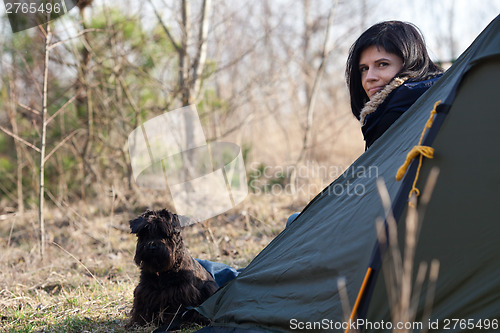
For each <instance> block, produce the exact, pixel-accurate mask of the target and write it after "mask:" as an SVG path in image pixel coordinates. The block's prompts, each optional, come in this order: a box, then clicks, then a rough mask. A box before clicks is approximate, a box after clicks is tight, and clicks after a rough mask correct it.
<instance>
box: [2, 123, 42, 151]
mask: <svg viewBox="0 0 500 333" xmlns="http://www.w3.org/2000/svg"><path fill="white" fill-rule="evenodd" d="M0 130H2V131H3V132H4V133H5V134H7V135H9V136H11V137H12V138H14V139H15V140H17V141H19V142H22V143H24V144H25V145H26V146H28V147H30V148H33V149H34V150H35V151H36V152H38V153H39V152H40V148H38V147H37V146H35V145H33V144H31V143H29V142H28V141H26V140H24V139H23V138H21V137H19V136H17V135H15V134H14V133H12V132H11V131H9V130H8V129H6V128H5V127H3V126H0Z"/></svg>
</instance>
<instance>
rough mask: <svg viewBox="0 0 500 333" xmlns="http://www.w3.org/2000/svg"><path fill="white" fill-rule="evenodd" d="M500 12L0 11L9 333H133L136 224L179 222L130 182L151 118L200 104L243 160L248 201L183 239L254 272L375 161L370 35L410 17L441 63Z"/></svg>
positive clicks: (363, 3)
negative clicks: (367, 116) (363, 119)
mask: <svg viewBox="0 0 500 333" xmlns="http://www.w3.org/2000/svg"><path fill="white" fill-rule="evenodd" d="M499 12H500V1H495V0H484V1H481V3H480V4H479V3H478V2H476V3H472V2H471V1H466V0H457V1H451V0H450V1H445V0H438V1H430V0H422V1H410V0H403V1H390V0H383V1H371V0H352V1H347V0H338V1H326V0H324V1H321V0H300V1H293V0H280V1H265V0H257V1H250V0H249V1H231V0H215V1H211V0H191V1H189V0H182V1H165V0H148V1H140V2H137V1H127V0H126V1H120V2H112V1H98V0H94V1H92V0H85V1H80V2H79V3H78V6H77V7H76V8H74V9H73V10H71V11H70V12H69V13H68V14H66V15H64V16H63V17H61V18H59V19H57V20H54V21H52V22H51V23H50V24H49V26H48V27H47V25H45V26H43V27H41V28H32V29H28V30H25V31H21V32H17V33H13V32H12V30H11V27H10V25H9V21H8V19H7V17H6V15H5V12H0V14H1V15H2V19H1V21H0V30H1V33H0V47H1V50H2V53H1V55H0V57H1V61H0V248H1V251H0V327H3V328H2V329H5V330H6V331H13V332H31V331H61V332H68V331H75V332H76V331H96V332H101V331H120V330H121V329H124V328H123V327H124V324H125V322H126V317H127V312H128V311H129V310H130V305H131V299H132V291H133V288H134V286H135V284H136V283H137V276H138V275H137V273H138V270H137V268H136V267H135V266H134V264H133V260H132V258H133V253H134V249H135V239H134V236H133V235H130V234H129V227H128V221H129V220H130V219H132V218H133V217H135V216H136V215H138V214H140V213H142V212H143V211H144V210H145V209H159V208H169V209H171V210H174V209H175V208H174V206H173V203H172V198H171V195H170V193H169V192H168V191H167V192H159V191H153V190H147V189H144V188H140V187H138V186H137V185H136V184H135V181H134V178H133V173H132V169H131V165H130V156H129V153H128V145H127V139H128V135H129V134H130V133H131V132H132V131H133V130H134V129H135V128H137V127H138V126H140V124H141V123H144V122H145V121H147V120H149V119H152V118H154V117H156V116H158V115H161V114H163V113H164V112H167V111H170V110H174V109H176V108H179V107H181V106H184V105H188V104H191V105H195V106H196V108H197V111H198V114H199V116H200V119H201V122H202V127H203V130H204V133H205V136H206V138H207V140H208V141H209V142H214V141H227V142H234V143H236V144H237V145H239V146H240V147H241V149H242V155H243V159H244V162H245V166H246V172H247V180H248V185H249V194H248V196H247V198H246V199H245V201H244V202H243V203H241V204H239V205H238V206H237V207H235V208H234V209H232V210H230V211H228V212H226V213H224V214H221V215H219V216H217V217H213V218H211V219H209V220H207V221H205V222H202V223H198V224H195V225H193V226H190V227H187V228H186V229H185V239H186V243H187V245H188V247H189V248H190V251H191V253H192V254H193V255H194V256H196V257H199V258H203V259H209V260H215V261H221V262H225V263H228V264H230V265H232V266H235V267H244V266H246V265H247V264H248V263H249V261H250V260H251V259H252V258H253V257H255V255H256V254H257V253H258V252H260V251H261V250H262V249H263V247H265V246H266V245H267V244H268V243H269V242H270V241H271V240H272V239H273V238H274V237H275V236H276V235H277V234H278V233H279V232H280V231H281V230H282V229H283V227H284V223H285V221H286V218H287V216H288V215H290V214H291V213H293V212H296V211H300V210H301V209H302V208H303V207H304V206H305V205H306V204H307V202H308V201H309V200H310V199H312V198H313V197H314V196H315V195H316V194H317V193H319V192H320V191H321V189H323V188H324V187H325V186H327V185H328V184H329V183H330V182H332V181H333V180H335V178H337V177H338V176H340V175H341V174H342V172H344V171H345V170H346V169H347V168H348V166H349V165H350V164H351V163H352V162H353V161H354V160H355V159H356V158H357V157H358V156H359V155H361V154H362V153H363V151H364V144H363V140H362V136H361V131H360V128H359V124H358V122H357V121H356V120H355V118H354V117H353V116H352V114H351V113H350V109H349V101H348V95H347V89H346V85H345V79H344V69H345V60H346V58H347V53H348V49H349V46H350V45H351V44H352V43H353V42H354V40H355V39H356V38H357V36H359V34H360V33H361V32H362V31H363V30H364V29H366V28H367V27H369V26H370V25H372V24H374V23H376V22H378V21H381V20H387V19H398V20H404V21H410V22H412V23H415V24H416V25H417V26H418V27H419V28H420V29H421V30H422V32H423V34H424V36H425V38H426V41H427V44H428V47H429V49H430V53H431V57H432V58H433V60H435V61H437V62H439V63H441V64H442V65H443V66H444V67H446V66H449V65H450V64H451V63H452V62H453V61H454V60H455V59H456V58H457V57H458V56H459V55H460V54H461V53H462V52H463V51H464V50H465V49H466V47H467V46H468V45H470V43H471V42H472V41H473V39H474V38H475V37H476V36H477V35H478V34H479V33H480V32H481V30H482V29H484V28H485V27H486V25H487V24H488V23H489V22H490V21H491V20H492V19H493V18H494V17H495V16H496V15H497V14H498V13H499ZM46 65H47V66H46ZM292 185H293V186H292ZM138 331H140V329H138ZM146 331H147V330H146Z"/></svg>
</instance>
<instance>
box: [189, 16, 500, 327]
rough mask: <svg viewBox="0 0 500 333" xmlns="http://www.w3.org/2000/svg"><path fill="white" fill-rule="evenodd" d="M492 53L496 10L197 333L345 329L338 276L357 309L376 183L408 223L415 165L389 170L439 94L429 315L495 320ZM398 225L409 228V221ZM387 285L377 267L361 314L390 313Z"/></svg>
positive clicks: (497, 43) (427, 254)
mask: <svg viewBox="0 0 500 333" xmlns="http://www.w3.org/2000/svg"><path fill="white" fill-rule="evenodd" d="M499 55H500V19H499V18H498V17H497V18H496V19H495V20H494V21H493V22H492V23H491V24H490V25H489V26H488V27H487V28H486V29H485V31H483V33H482V34H481V35H480V36H479V37H478V38H477V39H476V41H475V42H474V43H473V44H472V45H471V47H469V49H467V50H466V51H465V52H464V54H463V55H462V56H461V57H460V58H459V59H458V60H457V62H456V63H455V64H454V65H453V66H452V67H451V68H450V69H449V70H448V71H447V72H446V73H445V74H444V75H443V77H442V78H441V79H440V80H439V81H438V82H437V83H436V84H435V85H434V86H433V87H432V88H431V89H429V90H428V91H427V92H426V93H425V94H424V95H423V96H422V97H421V98H420V99H419V100H418V101H417V102H416V103H415V104H414V105H413V106H412V107H411V108H410V109H409V110H408V111H407V112H406V113H405V114H404V115H403V116H401V118H400V119H399V120H398V121H397V122H396V123H395V124H394V125H393V126H392V127H391V128H389V130H387V132H386V133H385V134H384V135H383V136H382V137H381V138H379V139H378V140H377V141H376V142H375V143H374V144H373V145H372V146H371V147H370V149H368V150H367V151H366V152H365V153H364V154H363V155H361V156H360V158H359V159H358V160H357V161H355V162H354V163H353V164H352V165H351V166H350V167H349V168H348V169H347V170H346V172H345V173H344V174H343V175H341V176H340V177H339V178H338V179H337V180H335V181H334V182H333V183H332V184H330V185H329V186H328V187H327V188H326V189H325V190H323V191H322V192H321V193H320V194H319V195H318V196H317V197H316V198H314V199H313V200H312V201H311V202H310V204H309V205H308V206H307V207H306V208H305V209H304V210H303V211H302V213H301V214H300V215H299V216H298V217H297V218H296V219H295V220H294V221H293V222H292V223H291V224H290V225H289V226H288V227H287V228H286V229H285V230H284V231H283V232H282V233H281V234H279V235H278V236H277V237H276V238H275V239H274V240H273V241H272V242H271V243H270V244H269V245H268V246H267V247H266V248H265V249H264V250H263V251H262V252H261V253H260V254H259V255H258V256H257V257H256V258H255V259H254V260H253V261H252V262H251V263H250V264H249V266H248V267H247V268H246V269H245V270H244V271H243V272H242V273H241V274H240V275H239V276H238V277H237V278H236V279H235V280H233V281H231V282H230V283H228V284H227V285H226V286H224V287H223V288H221V289H220V290H219V291H218V292H217V293H215V294H214V295H213V296H212V297H210V298H209V299H208V300H207V301H205V302H204V303H203V304H202V305H201V306H200V307H199V308H197V309H198V311H199V312H200V313H202V314H203V315H205V316H206V317H208V318H210V319H211V320H212V325H211V326H209V327H206V328H204V329H202V330H201V331H202V332H217V333H219V332H221V333H222V332H224V333H225V332H236V331H238V332H242V331H245V330H248V332H249V333H250V332H259V331H266V332H288V331H300V330H301V329H300V328H301V327H302V328H304V329H303V330H304V331H305V330H307V331H309V329H306V328H307V327H306V326H304V325H306V324H307V323H309V324H310V325H312V324H318V323H323V324H325V323H326V324H328V323H330V325H317V326H315V327H314V329H313V330H314V331H318V332H321V331H328V332H343V331H344V329H336V328H335V327H333V326H332V325H333V324H334V323H342V322H345V321H346V316H348V315H349V314H346V313H344V312H343V310H342V300H341V297H340V293H339V290H338V282H339V279H342V280H344V281H345V283H346V289H347V295H348V299H349V303H350V304H351V305H352V304H354V302H355V300H356V297H357V294H358V291H359V289H360V286H361V284H362V282H363V279H364V275H365V272H366V269H367V268H368V267H369V266H371V267H374V268H375V269H376V270H377V272H378V270H379V269H380V267H378V266H379V265H377V262H378V261H380V260H379V259H378V258H377V255H376V253H377V252H376V251H374V249H376V245H377V237H376V229H375V221H376V219H377V218H378V217H381V216H384V209H383V207H382V204H381V200H380V198H379V195H378V191H377V187H376V181H377V178H382V179H383V180H384V181H385V183H386V186H387V189H388V191H389V194H390V197H391V200H392V202H394V211H395V216H396V218H397V217H398V216H400V215H401V216H402V219H404V215H405V211H404V207H405V205H406V198H407V196H408V192H409V189H410V187H411V183H412V181H413V178H412V174H413V175H414V174H415V164H416V163H413V164H412V166H411V167H410V170H409V171H408V174H407V176H406V177H405V178H404V179H403V181H401V182H397V181H396V180H395V174H396V172H397V170H398V168H399V166H401V165H402V164H403V162H404V160H405V158H406V155H407V153H408V152H409V151H410V150H411V148H412V147H413V146H414V145H415V144H417V142H418V141H419V137H420V134H421V132H422V129H423V128H424V125H425V123H426V121H427V119H428V117H429V112H430V111H431V110H432V109H433V106H434V103H435V102H436V101H438V100H442V101H444V102H443V104H442V105H441V106H440V107H439V108H438V112H439V116H438V117H437V118H436V120H435V124H434V125H433V128H431V130H430V132H429V133H428V135H427V137H426V140H427V141H432V140H435V144H433V147H435V149H436V152H435V155H436V157H435V158H434V159H433V160H426V161H424V166H423V168H422V171H421V176H420V180H419V186H422V184H423V182H424V181H425V178H426V175H427V173H428V172H429V170H430V169H429V168H430V167H431V166H433V165H436V166H438V167H440V168H441V174H440V177H439V180H438V183H437V185H436V189H435V192H434V193H433V197H432V203H431V205H429V207H428V211H427V213H426V215H425V221H424V227H423V228H422V234H421V238H420V246H419V247H418V252H417V259H418V260H427V261H428V260H429V259H430V258H437V259H439V260H442V270H441V273H440V278H439V282H438V289H437V294H436V298H435V301H436V304H435V307H434V309H435V312H433V318H437V319H443V318H451V317H449V316H462V317H453V318H458V319H460V318H465V319H467V318H469V317H471V316H472V318H493V317H494V316H496V318H500V313H499V312H500V297H499V288H500V281H498V279H497V278H496V276H498V273H500V272H499V269H498V267H500V266H499V265H498V262H499V256H500V251H498V250H499V248H498V245H494V244H496V243H495V242H496V239H497V238H498V237H497V236H498V234H499V232H498V229H499V228H500V224H498V217H496V216H497V215H496V214H495V211H494V208H495V203H496V202H498V201H499V199H500V194H499V192H498V190H497V189H498V188H499V185H500V178H499V174H498V172H496V168H495V166H497V165H499V162H500V160H499V159H500V154H499V148H498V147H499V146H498V142H500V140H498V139H499V138H498V136H499V134H500V131H498V125H497V124H498V123H499V122H498V120H499V119H498V117H500V112H498V111H499V110H498V107H497V106H496V103H495V104H494V101H493V99H494V98H495V94H494V92H495V90H496V87H498V84H495V79H496V78H497V77H499V76H498V74H500V72H499V69H498V66H499V61H498V56H499ZM441 124H442V125H441ZM440 127H441V128H440ZM424 143H425V141H424ZM420 183H422V184H420ZM495 222H497V223H495ZM398 229H404V223H400V224H399V226H398ZM400 235H401V232H400ZM384 285H385V282H384V280H383V276H382V274H379V277H378V279H372V281H371V284H370V287H369V292H368V293H367V295H366V297H365V298H364V302H363V304H362V305H361V312H360V313H363V314H367V318H368V319H371V320H374V321H376V320H382V319H383V320H386V321H387V320H390V312H389V310H388V304H387V296H386V292H385V289H384ZM299 323H300V324H303V325H302V326H298V324H299ZM308 328H310V326H309V327H308Z"/></svg>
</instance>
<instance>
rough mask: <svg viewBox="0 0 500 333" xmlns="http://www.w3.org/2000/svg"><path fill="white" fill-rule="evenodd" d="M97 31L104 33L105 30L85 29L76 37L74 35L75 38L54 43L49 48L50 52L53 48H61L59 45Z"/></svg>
mask: <svg viewBox="0 0 500 333" xmlns="http://www.w3.org/2000/svg"><path fill="white" fill-rule="evenodd" d="M95 31H104V30H103V29H97V28H89V29H84V30H82V31H80V32H79V33H77V34H76V35H74V36H72V37H69V38H67V39H65V40H60V41H58V42H56V43H54V44H51V45H50V46H49V50H52V49H53V48H55V47H57V46H59V45H61V44H64V43H66V42H67V41H69V40H72V39H75V38H78V37H80V36H82V35H84V34H86V33H88V32H95Z"/></svg>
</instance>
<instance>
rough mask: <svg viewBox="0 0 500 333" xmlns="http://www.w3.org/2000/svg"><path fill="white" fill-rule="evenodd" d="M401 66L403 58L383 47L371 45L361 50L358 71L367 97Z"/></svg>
mask: <svg viewBox="0 0 500 333" xmlns="http://www.w3.org/2000/svg"><path fill="white" fill-rule="evenodd" d="M402 68H403V59H402V58H400V57H399V56H398V55H396V54H394V53H387V52H386V51H385V49H384V48H383V47H381V46H380V47H377V46H376V45H372V46H369V47H367V48H366V49H364V50H363V51H362V52H361V56H360V58H359V71H360V72H361V84H362V86H363V89H364V90H365V92H366V94H367V95H368V98H370V99H372V97H373V96H374V95H375V94H376V93H378V92H379V91H380V90H382V89H383V88H384V87H385V85H386V84H388V83H389V82H390V81H391V80H392V79H393V78H394V76H396V74H397V73H399V71H400V70H401V69H402Z"/></svg>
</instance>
